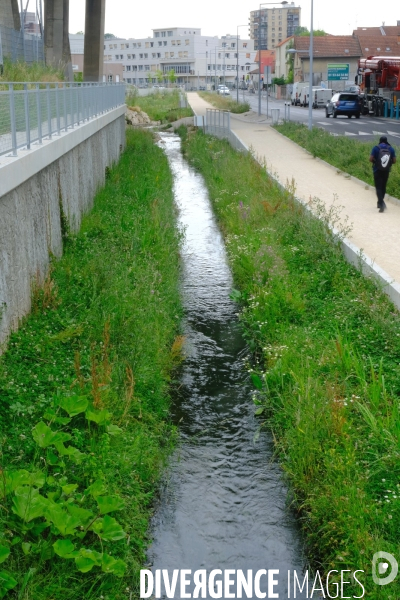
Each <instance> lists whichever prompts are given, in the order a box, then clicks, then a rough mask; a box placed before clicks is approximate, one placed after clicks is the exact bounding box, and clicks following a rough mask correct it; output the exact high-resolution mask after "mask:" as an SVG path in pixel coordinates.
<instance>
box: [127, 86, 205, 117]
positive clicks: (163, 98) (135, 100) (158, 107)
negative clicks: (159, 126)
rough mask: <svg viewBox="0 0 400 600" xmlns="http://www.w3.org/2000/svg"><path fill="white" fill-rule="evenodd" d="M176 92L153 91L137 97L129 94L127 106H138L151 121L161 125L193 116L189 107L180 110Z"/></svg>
mask: <svg viewBox="0 0 400 600" xmlns="http://www.w3.org/2000/svg"><path fill="white" fill-rule="evenodd" d="M179 96H180V95H179V92H178V90H173V91H172V92H171V91H155V92H154V93H153V94H149V95H148V96H139V95H138V94H131V95H130V96H128V97H127V100H126V103H127V105H128V106H139V107H140V108H141V110H142V111H143V112H145V113H146V114H147V115H148V116H149V117H150V119H151V120H152V121H161V123H172V122H173V121H177V120H178V119H182V118H183V117H191V116H193V111H192V109H191V108H190V107H187V108H180V106H179Z"/></svg>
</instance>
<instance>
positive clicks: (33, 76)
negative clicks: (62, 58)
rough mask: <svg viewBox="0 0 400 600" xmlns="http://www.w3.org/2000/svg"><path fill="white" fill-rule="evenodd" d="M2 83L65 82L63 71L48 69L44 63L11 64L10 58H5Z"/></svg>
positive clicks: (0, 77) (19, 62)
mask: <svg viewBox="0 0 400 600" xmlns="http://www.w3.org/2000/svg"><path fill="white" fill-rule="evenodd" d="M2 81H10V82H12V81H25V82H26V81H36V82H38V81H46V82H50V81H64V72H63V69H55V68H54V67H48V66H46V65H45V64H44V63H39V62H38V63H31V64H28V63H25V62H22V61H17V62H11V60H10V59H9V58H5V59H4V71H3V75H2V76H0V84H1V82H2Z"/></svg>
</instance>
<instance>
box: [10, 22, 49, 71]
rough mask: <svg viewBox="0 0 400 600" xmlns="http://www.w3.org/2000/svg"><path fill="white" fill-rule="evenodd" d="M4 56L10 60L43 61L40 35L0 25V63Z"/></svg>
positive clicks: (42, 44) (42, 46) (42, 45)
mask: <svg viewBox="0 0 400 600" xmlns="http://www.w3.org/2000/svg"><path fill="white" fill-rule="evenodd" d="M6 56H7V57H9V58H10V60H11V62H17V61H18V60H20V61H23V62H26V63H33V62H44V42H43V39H42V36H40V35H36V34H32V33H27V32H26V31H25V32H24V31H23V30H22V29H21V30H20V31H16V30H15V29H11V28H10V27H5V26H4V25H0V65H2V64H3V61H4V58H5V57H6Z"/></svg>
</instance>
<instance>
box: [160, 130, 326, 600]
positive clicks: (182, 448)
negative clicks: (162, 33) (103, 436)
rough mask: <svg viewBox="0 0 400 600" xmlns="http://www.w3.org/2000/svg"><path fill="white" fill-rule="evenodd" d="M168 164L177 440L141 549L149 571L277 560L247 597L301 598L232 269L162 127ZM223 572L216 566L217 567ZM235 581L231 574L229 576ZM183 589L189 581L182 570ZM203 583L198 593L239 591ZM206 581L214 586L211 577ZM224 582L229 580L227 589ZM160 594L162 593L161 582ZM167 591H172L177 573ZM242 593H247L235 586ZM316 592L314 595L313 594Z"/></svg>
mask: <svg viewBox="0 0 400 600" xmlns="http://www.w3.org/2000/svg"><path fill="white" fill-rule="evenodd" d="M161 138H162V141H161V143H160V146H161V147H162V148H163V149H164V150H165V152H166V154H167V157H168V160H169V163H170V167H171V169H172V171H173V174H174V194H175V201H176V204H177V207H178V211H179V217H178V220H179V223H178V224H179V226H180V227H181V228H183V229H184V230H185V239H184V242H183V245H182V263H183V264H182V267H183V273H182V282H181V289H182V297H183V305H184V310H185V319H184V324H183V328H184V335H185V354H186V357H187V358H186V360H185V362H184V365H183V368H182V373H181V386H180V389H179V391H178V393H177V395H176V398H175V401H174V405H173V407H172V410H173V418H174V421H175V422H176V423H179V431H180V444H179V447H178V449H177V450H176V452H175V453H174V455H173V456H172V458H171V460H170V464H169V467H168V469H167V472H166V474H165V478H164V483H163V486H162V490H161V497H160V501H159V504H158V506H157V509H156V512H155V515H154V518H153V521H152V529H151V535H152V540H153V541H152V544H151V546H150V548H149V550H148V559H149V563H150V564H151V565H152V571H153V573H154V572H155V570H156V569H165V570H167V571H168V574H169V578H170V579H171V578H172V573H173V570H174V569H188V570H191V572H192V577H193V573H194V571H197V570H200V569H204V570H206V571H207V573H208V574H209V573H210V572H211V571H212V570H213V569H220V570H221V571H224V570H225V569H232V571H237V570H242V571H243V573H245V574H246V573H247V570H248V569H251V570H252V573H253V578H254V574H255V573H256V572H257V571H259V570H262V569H265V570H268V569H274V570H277V571H278V570H279V573H275V575H272V576H271V577H273V578H274V579H275V581H276V583H275V585H274V586H273V588H271V589H272V590H273V593H275V594H278V595H270V593H271V591H269V588H268V580H269V579H270V574H268V575H262V577H261V579H260V580H259V582H260V586H259V587H260V589H261V592H263V593H265V594H266V596H263V595H260V594H259V593H258V592H257V591H256V586H255V585H254V588H253V590H252V591H251V592H250V595H248V596H247V597H251V598H253V597H254V598H257V597H267V598H269V597H276V598H281V599H286V598H289V597H290V598H293V597H297V598H305V597H307V596H306V595H305V594H304V595H303V594H302V593H300V592H299V590H297V595H296V596H294V595H293V583H292V584H291V592H290V595H289V592H288V583H287V580H288V574H287V573H288V571H291V572H292V573H293V571H295V570H296V571H297V574H298V576H299V579H300V576H301V581H302V579H303V577H304V574H303V569H304V562H305V560H304V555H303V548H302V540H301V536H300V534H299V529H298V526H297V523H296V520H295V518H294V517H293V515H292V514H291V512H290V509H289V508H288V507H287V503H286V501H287V488H286V485H285V483H284V481H283V478H282V471H281V468H280V467H279V465H278V464H277V463H276V462H275V461H274V460H273V450H274V449H273V442H272V439H271V436H270V435H269V434H268V432H265V431H263V432H261V433H260V434H259V421H258V420H257V419H256V418H255V417H254V404H253V402H252V393H253V389H252V387H251V384H250V383H249V378H248V373H247V371H246V368H245V364H244V363H245V357H246V355H247V349H246V344H245V341H244V339H243V337H242V334H241V326H240V324H239V321H238V318H237V314H236V313H237V311H238V306H237V305H236V304H235V303H234V302H233V301H232V300H231V299H230V297H229V294H230V292H231V290H232V285H233V281H232V274H231V272H230V268H229V265H228V260H227V255H226V250H225V246H224V241H223V238H222V235H221V233H220V231H219V229H218V226H217V223H216V219H215V217H214V214H213V210H212V207H211V203H210V200H209V197H208V192H207V189H206V185H205V183H204V180H203V178H202V176H201V175H200V174H198V173H197V172H196V171H194V170H193V169H192V168H191V167H190V166H189V165H188V163H187V162H186V160H185V159H184V158H183V157H182V154H181V150H180V138H179V137H178V136H176V135H174V134H164V133H163V134H161ZM221 578H222V579H223V575H221V576H219V577H216V579H215V581H217V580H218V579H221ZM231 579H232V580H233V581H236V579H235V575H234V574H233V575H232V576H231ZM187 580H188V581H189V584H188V586H187V588H186V592H187V593H188V594H189V593H191V591H193V589H194V583H193V582H192V580H191V578H190V576H188V578H187ZM224 589H225V591H224V592H223V594H222V595H219V596H218V593H217V595H215V593H212V591H211V592H210V590H209V589H208V588H207V593H206V595H204V593H203V595H201V594H200V596H199V597H206V598H210V597H222V598H227V597H228V598H229V597H238V596H236V584H235V585H232V587H231V588H230V592H231V593H233V594H234V595H233V596H232V595H228V593H227V591H226V588H224ZM214 590H217V592H218V589H217V587H215V586H214ZM228 591H229V590H228ZM161 597H162V598H166V597H167V596H166V593H165V589H164V584H162V589H161ZM169 597H174V598H182V597H190V596H188V595H187V596H185V595H184V594H182V592H181V588H180V584H179V580H178V584H177V587H176V591H175V595H174V596H171V595H170V596H169ZM243 597H244V598H245V597H246V595H245V594H244V595H243ZM314 597H315V595H314Z"/></svg>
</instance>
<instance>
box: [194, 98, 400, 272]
mask: <svg viewBox="0 0 400 600" xmlns="http://www.w3.org/2000/svg"><path fill="white" fill-rule="evenodd" d="M188 100H189V103H190V105H191V107H192V109H193V111H194V112H195V114H196V115H205V114H206V108H212V107H211V105H210V104H208V103H207V102H205V101H204V100H203V99H202V98H200V97H199V96H198V94H196V93H189V94H188ZM231 128H232V130H233V131H234V132H235V133H236V135H237V136H238V137H239V138H240V139H241V140H242V142H243V143H244V144H246V146H247V147H251V148H252V149H253V150H254V152H255V154H256V155H257V156H258V157H260V158H261V159H264V160H265V162H266V165H267V169H268V171H269V172H270V173H271V174H273V175H274V176H275V177H277V178H278V179H279V181H280V182H281V183H282V184H286V182H289V183H290V182H291V181H292V180H294V182H295V186H296V196H297V197H298V198H301V199H302V200H306V201H308V200H309V199H310V198H315V197H317V198H319V199H320V200H322V201H323V202H324V204H325V205H326V206H327V207H329V206H331V205H332V203H333V202H335V204H336V205H338V206H342V207H343V210H342V213H341V214H342V215H343V216H347V217H348V219H349V223H350V224H352V231H351V233H350V235H349V236H348V239H350V241H351V242H352V243H353V244H355V245H356V246H357V247H358V248H360V249H362V250H363V252H364V254H365V255H367V256H368V257H369V258H370V259H372V260H373V261H374V262H375V264H376V265H377V266H379V267H381V269H383V270H384V271H386V273H388V274H389V275H390V277H391V278H393V279H394V280H396V281H397V282H400V203H399V204H395V203H389V202H388V201H386V204H387V207H388V208H387V210H386V211H385V212H384V213H383V214H382V213H378V210H377V208H376V202H377V198H376V195H375V189H374V188H371V187H370V186H366V185H361V184H360V183H358V182H356V181H354V180H352V179H349V178H346V177H345V176H344V175H343V174H342V173H339V174H338V172H337V170H336V169H335V168H333V167H330V166H328V165H326V164H325V163H323V162H322V161H319V160H318V159H317V160H316V159H314V158H313V157H312V156H311V155H310V154H309V153H308V152H306V151H305V150H304V149H303V148H300V147H299V146H297V144H295V143H294V142H292V141H291V140H288V139H287V138H285V137H284V136H282V135H281V134H280V133H278V132H277V131H275V129H273V128H272V127H271V126H270V125H269V124H268V123H267V118H266V116H265V115H263V116H261V117H258V116H257V115H256V114H255V113H250V115H249V116H248V117H246V116H241V115H231ZM399 164H400V161H399V163H397V164H396V165H395V166H394V167H393V168H394V169H398V168H399ZM366 188H367V189H366Z"/></svg>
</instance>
